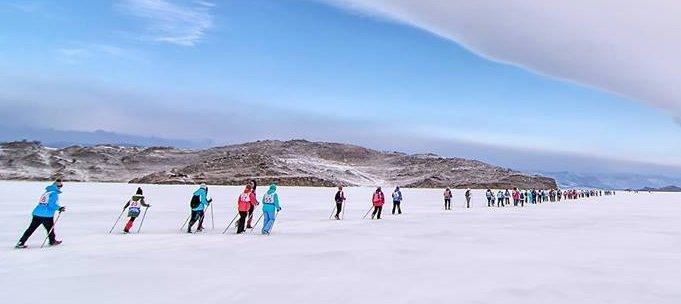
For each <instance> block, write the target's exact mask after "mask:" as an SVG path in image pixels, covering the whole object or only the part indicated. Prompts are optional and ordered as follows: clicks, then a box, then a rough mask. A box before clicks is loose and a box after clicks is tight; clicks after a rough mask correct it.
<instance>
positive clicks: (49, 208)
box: [15, 179, 66, 248]
mask: <svg viewBox="0 0 681 304" xmlns="http://www.w3.org/2000/svg"><path fill="white" fill-rule="evenodd" d="M63 186H64V184H63V183H62V181H61V179H57V180H56V181H55V182H54V183H52V184H51V185H49V186H47V187H46V188H45V193H44V194H43V195H42V196H40V199H39V200H38V205H37V206H36V207H35V208H34V209H33V213H32V214H33V219H32V220H31V224H30V225H28V228H27V229H26V231H25V232H24V234H23V235H22V236H21V238H20V239H19V242H18V243H17V245H16V246H15V248H26V241H27V240H28V238H29V237H31V235H32V234H33V232H35V230H36V229H37V228H38V226H40V225H43V227H45V230H47V233H48V238H49V240H50V246H56V245H59V244H61V241H58V240H57V238H56V236H55V233H54V212H55V211H59V212H64V211H66V208H65V207H63V206H61V205H59V194H61V188H62V187H63Z"/></svg>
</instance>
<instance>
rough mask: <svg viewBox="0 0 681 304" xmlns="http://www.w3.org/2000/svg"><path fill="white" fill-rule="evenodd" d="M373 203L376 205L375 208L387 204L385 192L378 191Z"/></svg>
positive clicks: (375, 193)
mask: <svg viewBox="0 0 681 304" xmlns="http://www.w3.org/2000/svg"><path fill="white" fill-rule="evenodd" d="M372 201H373V203H374V206H376V207H380V206H383V204H385V197H384V196H383V192H380V191H377V192H374V197H373V198H372Z"/></svg>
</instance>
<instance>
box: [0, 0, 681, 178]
mask: <svg viewBox="0 0 681 304" xmlns="http://www.w3.org/2000/svg"><path fill="white" fill-rule="evenodd" d="M487 58H489V57H488V56H481V55H479V54H476V53H475V52H472V51H470V50H469V48H466V47H463V46H461V45H460V44H458V43H457V42H456V41H453V40H452V39H446V37H443V36H442V35H435V34H433V33H432V32H430V31H427V30H424V29H422V28H419V27H418V26H411V25H408V24H405V23H401V22H396V21H394V20H388V19H386V18H383V17H380V16H376V15H373V14H371V13H367V12H365V11H357V10H352V9H346V8H344V7H343V6H337V5H330V4H329V2H328V1H322V0H309V1H301V0H257V1H251V0H234V1H219V2H218V1H215V2H209V1H170V0H168V1H162V0H125V1H75V0H72V1H59V2H57V1H18V0H10V1H4V2H3V3H2V4H0V91H1V92H0V108H2V114H0V118H1V119H2V124H4V125H8V126H12V127H17V126H19V127H22V126H28V127H32V128H53V129H60V130H77V131H94V130H98V129H102V130H106V131H112V132H120V133H128V134H135V135H145V136H151V135H153V136H160V137H167V138H189V139H191V138H196V139H204V138H209V139H212V140H213V141H215V142H216V143H219V144H224V143H235V142H243V141H250V140H258V139H266V138H277V139H288V138H307V139H311V140H326V141H338V142H348V143H357V144H362V145H367V146H370V147H373V148H379V149H385V150H393V149H396V150H404V151H407V152H436V153H439V154H443V155H447V156H463V157H470V158H479V159H483V160H487V161H491V162H495V163H500V164H502V165H507V166H511V167H515V168H520V169H528V170H536V169H541V168H535V167H533V166H532V165H531V164H532V163H533V162H534V158H533V157H534V156H532V157H531V156H529V155H539V154H541V155H543V157H544V158H547V159H550V158H551V157H553V155H561V156H565V155H575V156H578V159H579V162H580V163H581V164H580V168H581V167H583V168H589V167H591V165H592V164H589V163H588V162H593V163H594V164H595V163H598V162H600V161H601V160H602V159H609V160H612V161H622V162H627V163H636V164H637V165H636V166H634V167H635V168H637V169H636V170H639V169H640V168H645V164H646V163H652V164H656V165H658V167H677V168H678V167H679V166H681V154H680V153H678V151H681V127H680V125H679V124H677V123H675V122H674V119H673V117H674V115H673V114H670V112H669V111H667V110H666V109H664V108H660V107H654V106H651V105H650V104H649V103H645V102H640V101H639V100H636V98H631V97H623V95H622V94H618V93H611V92H609V91H606V90H602V89H597V88H595V87H594V86H591V85H589V84H580V83H577V82H574V81H568V80H559V79H557V78H555V77H552V76H547V75H544V74H540V73H537V72H534V71H532V70H531V69H526V68H523V67H519V66H518V65H514V64H507V63H500V62H499V61H496V60H493V59H487ZM527 151H529V152H531V153H529V154H528V153H525V152H527ZM509 155H510V156H509ZM584 159H589V160H584ZM573 164H574V162H569V161H566V162H564V164H563V165H559V164H556V165H555V166H553V167H552V168H550V169H555V170H562V169H565V170H568V169H570V166H572V165H573ZM595 167H596V168H597V167H598V166H595ZM623 170H625V171H626V170H627V169H623Z"/></svg>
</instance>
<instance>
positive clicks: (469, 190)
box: [465, 188, 471, 208]
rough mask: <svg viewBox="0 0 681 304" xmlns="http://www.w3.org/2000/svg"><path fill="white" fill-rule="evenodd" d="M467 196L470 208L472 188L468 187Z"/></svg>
mask: <svg viewBox="0 0 681 304" xmlns="http://www.w3.org/2000/svg"><path fill="white" fill-rule="evenodd" d="M465 196H466V208H470V207H471V189H470V188H468V189H466V194H465Z"/></svg>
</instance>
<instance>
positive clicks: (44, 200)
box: [38, 192, 50, 205]
mask: <svg viewBox="0 0 681 304" xmlns="http://www.w3.org/2000/svg"><path fill="white" fill-rule="evenodd" d="M49 200H50V193H49V192H45V193H44V194H43V195H41V196H40V199H38V204H41V205H47V202H48V201H49Z"/></svg>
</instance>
